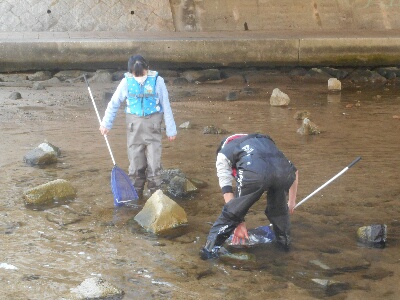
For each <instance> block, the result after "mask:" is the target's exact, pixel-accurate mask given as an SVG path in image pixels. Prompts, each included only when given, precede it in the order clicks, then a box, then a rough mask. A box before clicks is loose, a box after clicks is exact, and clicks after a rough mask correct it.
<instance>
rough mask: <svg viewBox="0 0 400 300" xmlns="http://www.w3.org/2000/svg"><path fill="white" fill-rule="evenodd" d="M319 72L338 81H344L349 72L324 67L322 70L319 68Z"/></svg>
mask: <svg viewBox="0 0 400 300" xmlns="http://www.w3.org/2000/svg"><path fill="white" fill-rule="evenodd" d="M321 70H322V71H324V72H325V73H328V74H329V75H331V76H333V77H334V78H337V79H339V80H340V79H344V78H346V77H347V76H348V75H349V72H348V71H347V70H344V69H340V70H339V69H334V68H330V67H324V68H321Z"/></svg>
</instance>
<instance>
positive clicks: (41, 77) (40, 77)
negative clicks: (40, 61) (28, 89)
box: [28, 71, 52, 81]
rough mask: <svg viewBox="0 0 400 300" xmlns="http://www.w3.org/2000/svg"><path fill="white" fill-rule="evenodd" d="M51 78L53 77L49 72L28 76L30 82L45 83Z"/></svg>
mask: <svg viewBox="0 0 400 300" xmlns="http://www.w3.org/2000/svg"><path fill="white" fill-rule="evenodd" d="M51 77H52V75H51V72H49V71H39V72H36V73H34V74H32V75H28V79H29V80H30V81H44V80H48V79H50V78H51Z"/></svg>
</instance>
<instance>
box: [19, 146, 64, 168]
mask: <svg viewBox="0 0 400 300" xmlns="http://www.w3.org/2000/svg"><path fill="white" fill-rule="evenodd" d="M60 155H61V151H60V149H59V148H57V147H55V146H54V145H52V144H50V143H48V142H45V143H42V144H40V145H39V146H38V147H36V148H35V149H33V150H32V151H29V152H28V153H27V154H26V155H25V156H24V162H25V163H27V164H29V165H31V166H33V165H48V164H53V163H56V162H57V161H58V157H59V156H60Z"/></svg>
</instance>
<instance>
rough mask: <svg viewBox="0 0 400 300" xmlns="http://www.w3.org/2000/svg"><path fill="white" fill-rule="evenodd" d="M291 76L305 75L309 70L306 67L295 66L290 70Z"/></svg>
mask: <svg viewBox="0 0 400 300" xmlns="http://www.w3.org/2000/svg"><path fill="white" fill-rule="evenodd" d="M289 75H290V76H294V77H303V76H306V75H307V70H306V69H304V68H295V69H293V70H291V71H290V72H289Z"/></svg>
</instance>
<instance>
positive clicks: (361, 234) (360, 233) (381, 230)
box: [357, 224, 387, 248]
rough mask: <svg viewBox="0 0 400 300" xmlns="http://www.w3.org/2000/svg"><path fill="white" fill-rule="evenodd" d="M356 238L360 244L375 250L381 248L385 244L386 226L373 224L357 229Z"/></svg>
mask: <svg viewBox="0 0 400 300" xmlns="http://www.w3.org/2000/svg"><path fill="white" fill-rule="evenodd" d="M357 237H358V241H359V242H360V243H363V244H365V245H367V246H373V247H376V248H383V247H385V244H386V238H387V226H386V225H385V224H374V225H369V226H363V227H360V228H358V230H357Z"/></svg>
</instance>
